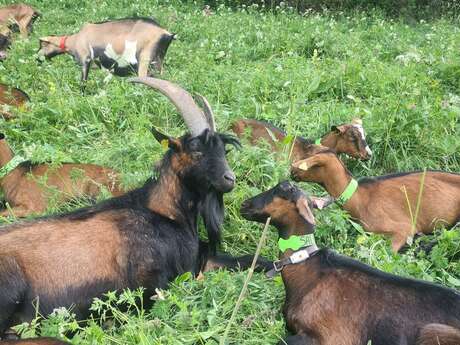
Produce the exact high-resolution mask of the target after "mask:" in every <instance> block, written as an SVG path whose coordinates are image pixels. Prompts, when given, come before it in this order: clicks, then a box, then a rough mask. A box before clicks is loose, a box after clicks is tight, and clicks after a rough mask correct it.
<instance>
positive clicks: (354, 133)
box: [231, 119, 372, 162]
mask: <svg viewBox="0 0 460 345" xmlns="http://www.w3.org/2000/svg"><path fill="white" fill-rule="evenodd" d="M231 129H232V131H233V132H235V134H236V135H237V136H238V137H240V138H242V137H244V135H245V133H246V132H248V129H250V131H249V140H250V142H251V143H252V144H253V145H255V144H256V143H257V142H258V141H259V140H262V139H263V140H265V141H266V142H268V143H269V144H270V145H271V147H272V148H273V149H274V150H278V149H279V145H277V142H282V141H283V140H284V139H285V138H286V133H285V132H284V131H283V130H281V129H279V128H278V127H275V126H273V125H271V124H269V123H267V122H263V121H257V120H247V119H241V120H237V121H236V122H234V123H233V124H232V126H231ZM320 140H321V145H323V146H326V147H329V148H330V149H332V150H335V151H336V152H337V153H338V154H340V153H344V154H347V155H348V156H351V157H354V158H358V159H362V160H367V159H369V158H370V157H371V155H372V151H371V149H370V148H369V146H368V145H367V142H366V137H365V134H364V129H363V127H362V121H361V120H360V119H354V120H353V121H352V123H351V124H343V125H340V126H332V128H331V131H330V132H328V133H326V134H325V135H324V136H323V137H322V138H321V139H320ZM311 144H313V141H311V140H308V139H305V138H302V137H296V138H295V140H294V147H293V148H292V155H291V160H292V161H294V162H295V161H297V160H299V159H302V158H305V156H307V155H308V154H309V153H310V151H309V150H310V147H311V146H310V145H311Z"/></svg>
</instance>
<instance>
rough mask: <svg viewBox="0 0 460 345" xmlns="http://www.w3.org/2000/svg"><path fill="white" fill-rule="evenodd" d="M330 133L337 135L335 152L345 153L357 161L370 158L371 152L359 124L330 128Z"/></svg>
mask: <svg viewBox="0 0 460 345" xmlns="http://www.w3.org/2000/svg"><path fill="white" fill-rule="evenodd" d="M331 131H333V132H335V133H336V134H337V146H336V151H338V152H343V153H346V154H347V155H349V156H351V157H354V158H357V159H362V160H368V159H370V158H371V156H372V151H371V149H370V148H369V145H368V144H367V142H366V134H365V133H364V128H363V126H362V125H361V124H359V123H356V124H355V123H354V124H349V125H341V126H332V128H331Z"/></svg>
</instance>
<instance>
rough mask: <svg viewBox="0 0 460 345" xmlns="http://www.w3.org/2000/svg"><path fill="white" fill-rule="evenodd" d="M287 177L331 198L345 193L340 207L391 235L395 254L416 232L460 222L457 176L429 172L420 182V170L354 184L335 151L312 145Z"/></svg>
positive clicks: (367, 226) (373, 229)
mask: <svg viewBox="0 0 460 345" xmlns="http://www.w3.org/2000/svg"><path fill="white" fill-rule="evenodd" d="M291 175H292V177H293V178H294V179H295V180H296V181H304V182H316V183H319V184H321V185H322V186H323V187H324V188H325V189H326V190H327V192H328V193H329V194H330V195H332V196H333V197H335V198H339V199H343V198H341V196H343V195H344V194H348V196H347V198H346V199H348V200H343V201H344V203H343V201H342V203H343V208H344V209H345V210H346V211H348V212H349V213H350V215H351V216H352V217H353V218H355V219H357V220H359V222H360V223H361V224H362V226H363V227H364V228H365V229H366V230H367V231H370V232H375V233H378V234H383V235H386V236H389V237H391V242H392V248H393V250H394V251H398V250H399V249H401V247H403V246H404V244H405V243H406V241H407V240H408V239H410V238H412V237H413V236H414V235H415V234H416V233H422V234H428V233H431V232H433V231H434V230H435V229H436V228H437V227H440V226H446V227H452V226H454V225H455V224H456V223H457V222H458V221H459V220H460V174H454V173H448V172H441V171H427V172H426V174H425V177H424V178H423V172H407V173H399V174H392V175H386V176H379V177H375V178H366V179H362V180H360V181H359V183H357V182H356V180H354V179H353V176H352V175H351V174H350V172H349V171H348V170H347V168H346V167H345V166H344V164H343V163H342V161H341V160H340V159H339V158H338V157H337V155H336V154H335V153H334V152H333V151H331V150H329V149H327V148H325V147H322V146H317V145H315V146H314V147H313V148H312V154H310V155H309V156H308V157H306V159H303V160H300V161H297V162H295V163H293V164H292V166H291ZM423 179H424V181H423V182H424V183H423V186H422V180H423ZM355 188H356V190H354V189H355ZM346 190H348V191H346ZM420 192H422V193H421V196H420V203H419V212H418V217H417V219H414V218H415V214H416V209H417V204H418V200H419V194H420ZM413 223H414V224H413Z"/></svg>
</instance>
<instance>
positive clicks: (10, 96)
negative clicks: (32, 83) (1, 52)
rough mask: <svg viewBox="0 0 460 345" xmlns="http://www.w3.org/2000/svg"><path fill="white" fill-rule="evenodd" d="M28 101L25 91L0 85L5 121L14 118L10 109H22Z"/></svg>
mask: <svg viewBox="0 0 460 345" xmlns="http://www.w3.org/2000/svg"><path fill="white" fill-rule="evenodd" d="M0 40H1V37H0ZM0 49H1V43H0ZM28 101H30V99H29V96H28V95H27V94H26V93H25V92H24V91H22V90H19V89H17V88H15V87H11V86H8V85H5V84H1V83H0V115H1V116H3V118H4V119H5V120H9V119H11V118H13V114H11V113H10V111H9V108H10V107H16V108H20V107H23V106H24V105H25V104H26V103H27V102H28Z"/></svg>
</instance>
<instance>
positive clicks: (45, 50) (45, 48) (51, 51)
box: [38, 36, 64, 59]
mask: <svg viewBox="0 0 460 345" xmlns="http://www.w3.org/2000/svg"><path fill="white" fill-rule="evenodd" d="M59 42H60V37H57V36H47V37H42V38H40V48H39V49H38V57H39V59H41V58H42V57H44V58H46V59H51V58H53V57H55V56H56V55H59V54H62V53H64V51H63V50H62V49H61V48H60V46H59V45H60V44H59Z"/></svg>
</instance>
